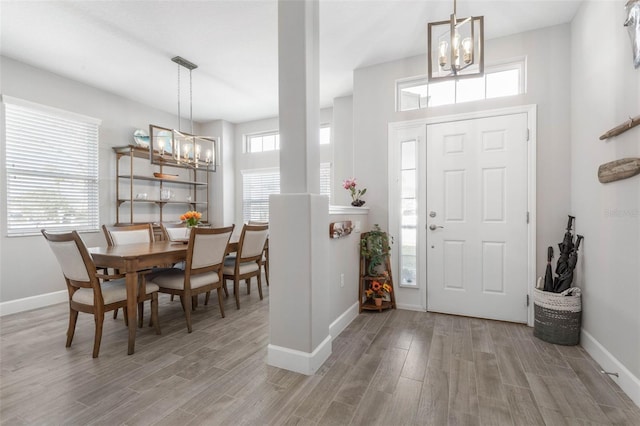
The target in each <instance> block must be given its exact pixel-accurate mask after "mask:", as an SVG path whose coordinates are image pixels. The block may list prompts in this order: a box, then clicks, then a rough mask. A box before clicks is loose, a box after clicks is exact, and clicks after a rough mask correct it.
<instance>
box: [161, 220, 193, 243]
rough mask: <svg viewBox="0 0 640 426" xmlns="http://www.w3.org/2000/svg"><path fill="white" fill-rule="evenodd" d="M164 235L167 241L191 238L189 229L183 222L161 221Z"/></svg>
mask: <svg viewBox="0 0 640 426" xmlns="http://www.w3.org/2000/svg"><path fill="white" fill-rule="evenodd" d="M160 226H161V227H162V235H163V237H164V239H165V240H167V241H176V240H184V239H185V238H189V229H188V228H187V226H186V225H185V224H184V223H182V222H177V223H164V222H163V223H161V224H160Z"/></svg>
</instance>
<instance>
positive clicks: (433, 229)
mask: <svg viewBox="0 0 640 426" xmlns="http://www.w3.org/2000/svg"><path fill="white" fill-rule="evenodd" d="M438 228H444V226H440V225H429V229H431V230H432V231H435V230H436V229H438Z"/></svg>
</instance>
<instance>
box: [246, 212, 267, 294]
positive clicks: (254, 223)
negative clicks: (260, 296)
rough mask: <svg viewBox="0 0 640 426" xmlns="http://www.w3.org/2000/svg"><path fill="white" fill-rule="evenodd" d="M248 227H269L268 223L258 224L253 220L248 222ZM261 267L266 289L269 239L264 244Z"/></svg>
mask: <svg viewBox="0 0 640 426" xmlns="http://www.w3.org/2000/svg"><path fill="white" fill-rule="evenodd" d="M248 223H249V225H267V226H269V222H258V221H255V220H250V221H249V222H248ZM262 266H263V267H264V277H265V278H266V280H267V287H269V238H268V237H267V240H266V241H265V243H264V254H263V256H262Z"/></svg>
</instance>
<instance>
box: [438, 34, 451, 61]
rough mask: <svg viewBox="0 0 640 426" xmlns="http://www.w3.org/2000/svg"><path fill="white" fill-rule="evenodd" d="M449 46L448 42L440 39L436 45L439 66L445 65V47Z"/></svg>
mask: <svg viewBox="0 0 640 426" xmlns="http://www.w3.org/2000/svg"><path fill="white" fill-rule="evenodd" d="M448 48H449V43H447V42H446V41H444V40H442V41H441V42H440V45H439V46H438V50H439V55H438V56H439V60H438V62H439V63H440V66H441V67H443V68H444V66H445V65H447V49H448Z"/></svg>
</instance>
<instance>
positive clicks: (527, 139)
mask: <svg viewBox="0 0 640 426" xmlns="http://www.w3.org/2000/svg"><path fill="white" fill-rule="evenodd" d="M527 142H529V129H528V128H527Z"/></svg>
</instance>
